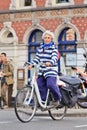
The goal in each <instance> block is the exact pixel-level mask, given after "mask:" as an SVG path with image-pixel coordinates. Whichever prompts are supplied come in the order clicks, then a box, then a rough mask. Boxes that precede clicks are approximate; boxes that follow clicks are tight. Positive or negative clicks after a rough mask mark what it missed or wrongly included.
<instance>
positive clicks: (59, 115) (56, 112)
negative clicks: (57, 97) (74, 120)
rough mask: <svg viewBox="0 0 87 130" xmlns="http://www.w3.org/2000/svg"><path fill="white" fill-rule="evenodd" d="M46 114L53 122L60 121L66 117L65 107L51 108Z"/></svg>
mask: <svg viewBox="0 0 87 130" xmlns="http://www.w3.org/2000/svg"><path fill="white" fill-rule="evenodd" d="M48 112H49V115H50V117H51V118H52V119H53V120H62V119H63V118H64V116H65V115H66V112H67V107H66V106H63V105H62V104H60V105H59V106H58V107H55V108H52V109H50V110H49V111H48Z"/></svg>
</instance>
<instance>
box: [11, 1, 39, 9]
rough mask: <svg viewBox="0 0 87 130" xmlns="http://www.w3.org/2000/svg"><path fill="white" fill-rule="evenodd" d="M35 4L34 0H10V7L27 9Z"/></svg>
mask: <svg viewBox="0 0 87 130" xmlns="http://www.w3.org/2000/svg"><path fill="white" fill-rule="evenodd" d="M35 6H36V5H35V0H11V3H10V9H27V8H32V7H35Z"/></svg>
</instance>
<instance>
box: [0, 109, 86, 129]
mask: <svg viewBox="0 0 87 130" xmlns="http://www.w3.org/2000/svg"><path fill="white" fill-rule="evenodd" d="M19 129H20V130H38V129H40V130H49V129H50V130H87V117H65V118H64V119H63V120H61V121H54V120H52V119H51V118H50V117H49V116H44V115H43V116H40V115H38V116H36V117H34V118H33V120H31V122H29V123H22V122H20V121H19V120H18V119H17V117H16V115H15V112H14V109H13V108H12V109H6V110H0V130H19Z"/></svg>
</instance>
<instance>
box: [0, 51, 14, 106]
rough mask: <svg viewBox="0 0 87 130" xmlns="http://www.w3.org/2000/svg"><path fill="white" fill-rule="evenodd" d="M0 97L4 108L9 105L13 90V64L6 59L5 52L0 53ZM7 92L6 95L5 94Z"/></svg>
mask: <svg viewBox="0 0 87 130" xmlns="http://www.w3.org/2000/svg"><path fill="white" fill-rule="evenodd" d="M1 63H2V64H1V76H2V80H1V98H2V99H3V103H4V108H5V107H11V102H12V91H13V83H14V77H13V71H14V68H13V65H12V64H11V62H10V60H8V59H7V56H6V53H4V52H3V53H1ZM7 92H8V95H7ZM6 95H7V96H6Z"/></svg>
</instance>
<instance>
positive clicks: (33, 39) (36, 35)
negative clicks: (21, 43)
mask: <svg viewBox="0 0 87 130" xmlns="http://www.w3.org/2000/svg"><path fill="white" fill-rule="evenodd" d="M41 42H42V31H41V30H38V29H36V30H34V31H33V32H32V33H31V36H30V38H29V42H28V44H29V50H30V52H31V53H35V52H36V51H37V48H38V47H39V45H40V43H41Z"/></svg>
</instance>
